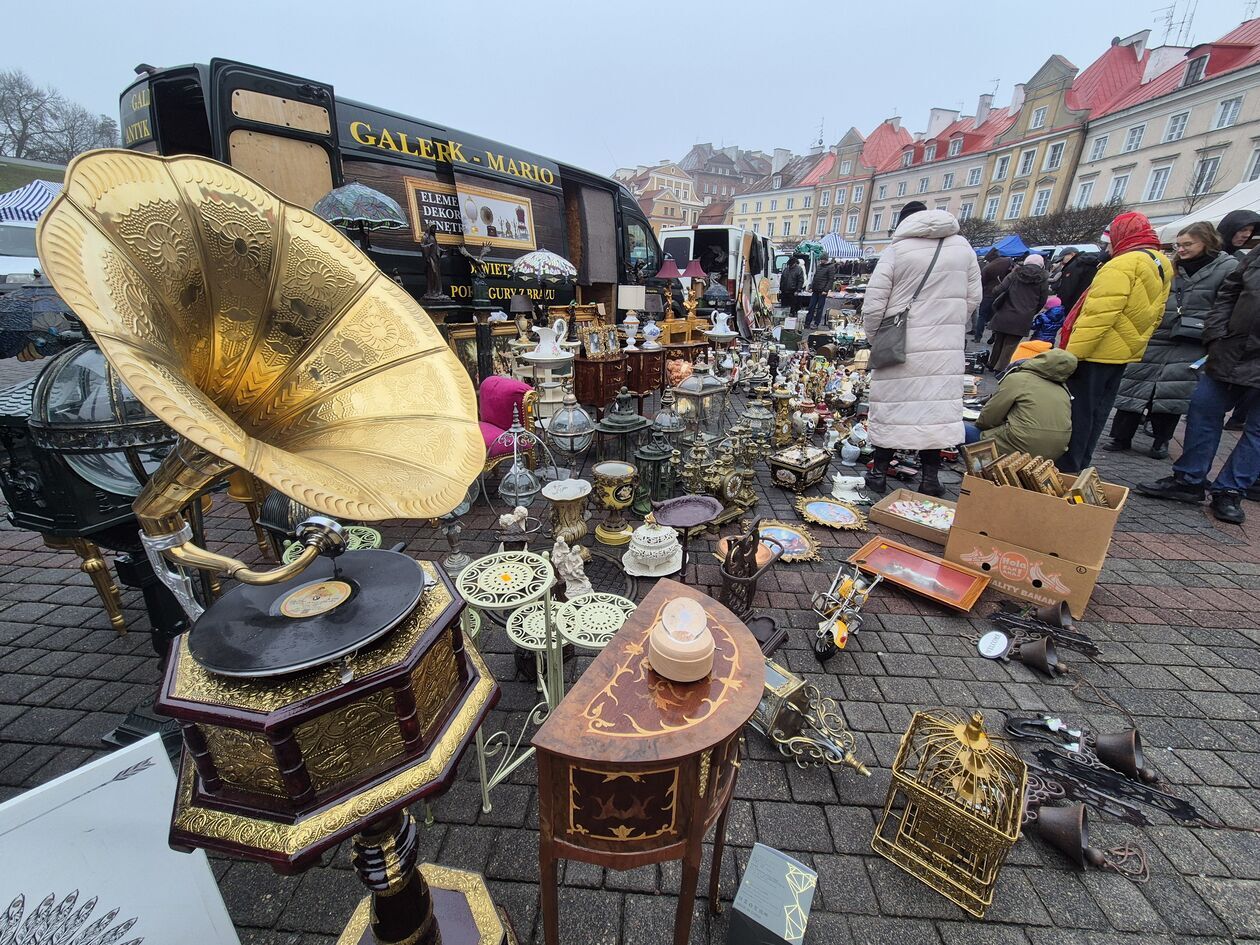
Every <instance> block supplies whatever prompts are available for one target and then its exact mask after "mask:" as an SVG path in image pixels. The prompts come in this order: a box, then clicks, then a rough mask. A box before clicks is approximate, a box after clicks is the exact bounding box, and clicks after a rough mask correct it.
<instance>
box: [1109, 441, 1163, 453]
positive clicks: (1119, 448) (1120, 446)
mask: <svg viewBox="0 0 1260 945" xmlns="http://www.w3.org/2000/svg"><path fill="white" fill-rule="evenodd" d="M1132 448H1133V444H1132V443H1129V442H1122V441H1120V440H1117V439H1114V438H1113V439H1112V440H1111V442H1110V443H1104V444H1103V449H1105V450H1106V451H1107V452H1108V453H1126V452H1128V451H1129V450H1131V449H1132ZM1164 455H1165V456H1167V455H1168V452H1167V451H1165V452H1164Z"/></svg>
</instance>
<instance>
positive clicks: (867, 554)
mask: <svg viewBox="0 0 1260 945" xmlns="http://www.w3.org/2000/svg"><path fill="white" fill-rule="evenodd" d="M849 561H850V562H851V563H853V564H856V565H857V566H858V567H859V568H861V569H862V571H863V572H865V573H866V574H872V575H878V576H880V577H883V578H884V580H886V581H888V583H889V584H895V585H897V586H898V587H902V588H905V589H906V590H908V591H913V592H914V593H916V594H920V595H922V596H924V597H927V598H929V599H930V600H934V601H936V602H937V603H938V604H943V605H944V606H946V607H949V608H951V609H953V610H961V611H969V610H971V608H972V607H973V606H974V605H975V603H976V600H977V599H978V598H979V597H980V594H981V593H982V592H983V591H984V589H985V588H986V587H988V586H989V578H988V577H987V576H986V575H984V574H981V573H980V572H979V571H972V570H971V569H970V568H964V567H963V566H962V565H958V564H953V563H951V562H948V561H945V560H944V559H942V558H938V557H937V556H936V555H932V554H928V553H927V552H926V551H919V550H918V549H916V548H910V547H908V546H906V545H903V544H901V543H900V542H896V541H891V540H889V539H887V538H872V539H871V540H870V541H868V542H867V543H866V544H865V545H863V546H862V547H861V548H859V549H858V550H857V551H855V552H854V553H853V555H852V556H851V557H850V558H849Z"/></svg>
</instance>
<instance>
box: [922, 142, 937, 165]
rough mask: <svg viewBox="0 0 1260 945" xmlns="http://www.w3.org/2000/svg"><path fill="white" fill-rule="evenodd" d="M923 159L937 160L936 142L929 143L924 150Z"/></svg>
mask: <svg viewBox="0 0 1260 945" xmlns="http://www.w3.org/2000/svg"><path fill="white" fill-rule="evenodd" d="M923 160H925V161H935V160H936V145H934V144H929V145H928V146H927V147H926V148H925V149H924V151H923Z"/></svg>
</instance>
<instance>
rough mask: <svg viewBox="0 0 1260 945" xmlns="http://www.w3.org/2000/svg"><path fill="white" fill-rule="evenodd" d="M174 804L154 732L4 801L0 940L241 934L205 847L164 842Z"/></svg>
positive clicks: (223, 939)
mask: <svg viewBox="0 0 1260 945" xmlns="http://www.w3.org/2000/svg"><path fill="white" fill-rule="evenodd" d="M174 803H175V773H174V772H173V771H172V770H171V764H170V761H169V760H168V759H167V757H166V752H165V751H164V750H163V748H162V741H161V739H160V738H159V737H158V736H157V735H152V736H150V737H149V738H146V739H144V740H143V741H140V742H136V743H135V744H134V745H130V746H128V747H126V748H123V749H120V750H119V751H116V752H113V753H112V754H109V755H106V756H105V757H104V758H100V759H98V760H97V761H93V762H92V763H90V764H87V765H84V766H83V767H82V768H78V769H77V770H75V771H71V772H70V773H69V774H66V775H63V776H62V777H60V778H57V779H56V780H55V781H50V782H49V783H48V784H45V785H42V786H40V787H37V788H34V789H32V790H30V791H27V792H26V793H25V794H22V795H19V796H18V797H15V798H13V799H12V800H10V801H7V802H6V803H4V804H0V945H12V943H15V942H27V941H34V942H46V941H47V942H63V941H65V942H70V941H74V942H77V941H80V940H81V938H82V940H83V941H90V942H98V941H108V942H117V943H119V945H139V943H141V942H148V943H149V945H165V943H171V945H175V943H187V945H192V943H196V945H240V940H239V939H238V938H237V937H236V930H235V929H234V928H233V927H232V920H231V919H230V918H229V917H228V913H227V909H225V908H224V906H223V897H222V896H221V895H220V894H219V887H218V886H217V885H216V884H215V881H214V874H213V873H212V872H211V871H210V864H209V863H208V862H207V860H206V855H205V853H203V852H202V851H200V850H197V851H196V852H194V853H191V854H188V853H176V852H175V851H174V850H172V849H171V848H170V847H169V846H167V834H168V832H169V830H170V816H171V810H172V808H173V806H174ZM92 929H95V931H89V930H92ZM120 930H121V931H120Z"/></svg>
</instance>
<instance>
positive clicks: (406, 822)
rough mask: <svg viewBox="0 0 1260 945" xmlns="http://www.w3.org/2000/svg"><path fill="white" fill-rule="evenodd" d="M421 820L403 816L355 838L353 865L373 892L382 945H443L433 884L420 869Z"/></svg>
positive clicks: (376, 824) (401, 813) (379, 823)
mask: <svg viewBox="0 0 1260 945" xmlns="http://www.w3.org/2000/svg"><path fill="white" fill-rule="evenodd" d="M416 859H417V838H416V821H415V818H413V817H412V816H411V814H410V813H409V812H408V811H407V810H406V809H402V810H398V811H396V812H395V813H392V814H388V815H386V816H385V817H382V818H381V819H380V820H378V821H375V822H374V823H372V824H370V825H368V827H367V828H366V829H365V830H363V832H362V833H358V834H356V835H355V837H354V848H353V852H352V854H351V861H352V862H353V863H354V868H355V870H356V871H358V874H359V879H360V880H362V881H363V885H365V886H367V888H368V889H370V890H372V913H371V915H372V934H373V935H374V936H375V938H376V941H377V942H378V943H380V945H391V943H398V945H402V943H406V945H441V943H442V933H441V930H440V929H439V928H438V924H437V920H436V919H435V918H434V915H433V898H432V896H431V895H430V893H429V884H428V883H426V882H425V880H424V876H423V875H422V874H421V872H420V870H419V869H417V868H416Z"/></svg>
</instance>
